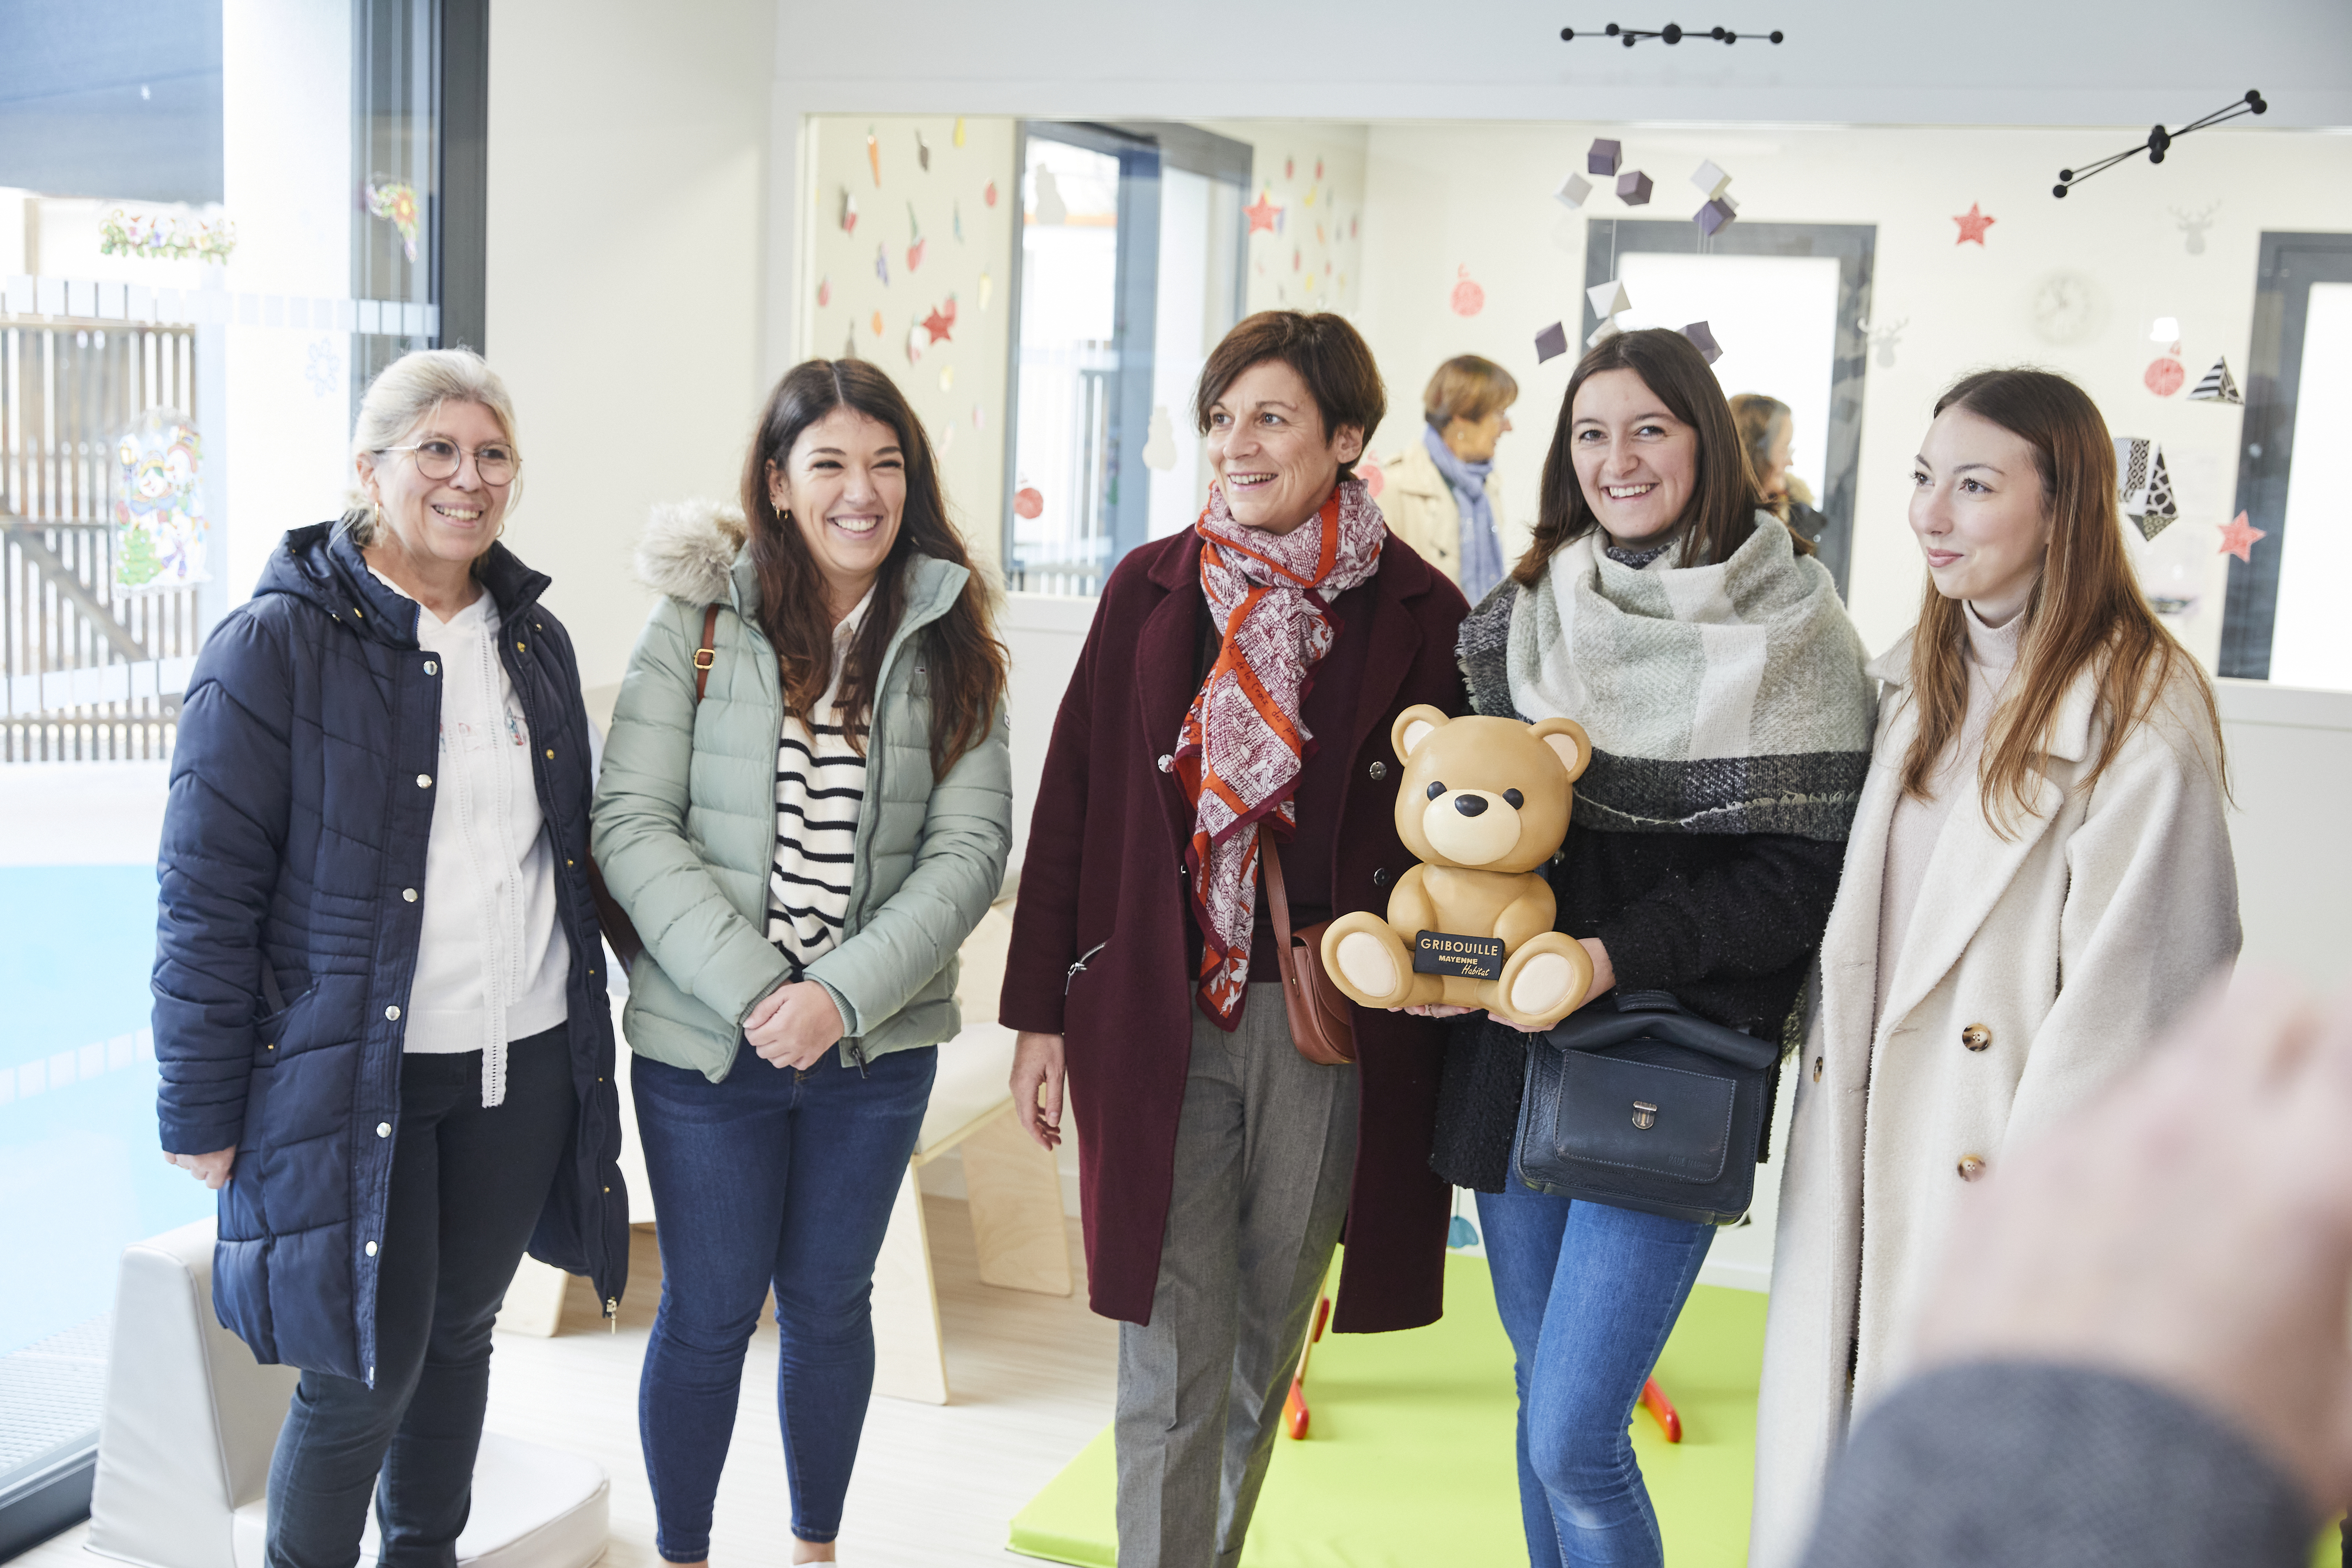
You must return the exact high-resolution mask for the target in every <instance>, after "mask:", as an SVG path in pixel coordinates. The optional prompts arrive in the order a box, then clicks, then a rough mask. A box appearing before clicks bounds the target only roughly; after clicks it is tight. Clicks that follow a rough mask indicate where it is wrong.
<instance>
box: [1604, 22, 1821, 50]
mask: <svg viewBox="0 0 2352 1568" xmlns="http://www.w3.org/2000/svg"><path fill="white" fill-rule="evenodd" d="M1559 37H1560V42H1562V43H1574V42H1575V41H1576V40H1577V39H1579V38H1615V39H1616V40H1617V41H1618V42H1620V43H1622V44H1623V45H1624V46H1625V47H1627V48H1629V49H1630V48H1632V47H1633V46H1634V45H1635V44H1638V43H1640V42H1641V41H1642V40H1643V38H1664V40H1665V41H1666V42H1667V43H1669V44H1679V43H1681V42H1682V41H1683V40H1684V39H1685V38H1712V39H1714V40H1715V41H1716V42H1717V43H1718V44H1736V43H1738V42H1739V40H1740V39H1741V38H1743V37H1745V38H1769V39H1770V40H1771V41H1772V42H1773V43H1776V44H1777V43H1779V42H1780V40H1781V39H1782V38H1783V37H1787V35H1786V34H1784V33H1782V32H1781V31H1780V28H1778V27H1775V28H1773V29H1772V30H1771V31H1770V32H1769V33H1759V32H1757V31H1756V30H1755V29H1754V28H1752V27H1751V28H1750V29H1748V31H1747V32H1745V33H1735V32H1733V31H1732V30H1731V29H1730V28H1728V27H1709V28H1708V29H1707V30H1706V31H1705V32H1703V33H1702V32H1699V31H1698V30H1697V29H1696V28H1688V27H1684V26H1680V25H1679V24H1677V23H1674V22H1669V23H1667V24H1666V25H1665V26H1663V27H1657V28H1649V27H1622V26H1618V25H1617V24H1616V23H1614V22H1612V23H1610V24H1609V26H1606V27H1603V28H1601V30H1600V31H1599V32H1597V33H1596V32H1594V31H1593V30H1592V29H1591V28H1590V27H1587V28H1585V29H1584V31H1582V32H1581V33H1580V32H1578V31H1577V30H1576V29H1575V28H1573V27H1562V28H1561V29H1560V30H1559Z"/></svg>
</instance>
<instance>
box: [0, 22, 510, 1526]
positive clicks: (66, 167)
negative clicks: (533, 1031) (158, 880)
mask: <svg viewBox="0 0 2352 1568" xmlns="http://www.w3.org/2000/svg"><path fill="white" fill-rule="evenodd" d="M484 15H485V13H484V11H483V7H482V5H481V3H480V0H349V3H347V4H344V5H331V4H330V5H319V4H315V3H312V0H254V3H250V4H240V5H233V6H232V5H223V4H222V3H221V0H190V3H188V4H184V5H172V6H163V7H154V6H149V7H145V8H142V10H141V11H140V12H139V13H138V17H137V21H136V24H135V25H131V24H130V23H127V22H126V21H125V19H124V16H123V14H122V11H121V7H117V6H110V5H88V6H78V5H51V6H39V7H32V8H29V9H28V8H25V7H17V8H16V12H15V13H14V14H12V16H11V22H10V26H11V28H12V29H13V31H12V34H11V37H10V38H9V43H8V47H6V48H5V49H0V702H5V707H0V986H5V988H6V989H7V994H8V996H9V1025H8V1028H7V1029H6V1030H5V1031H0V1256H5V1257H6V1258H8V1259H10V1260H12V1261H13V1262H14V1263H15V1264H16V1265H18V1266H19V1267H20V1268H21V1269H22V1272H21V1273H20V1274H19V1275H18V1276H17V1278H18V1279H19V1280H21V1281H23V1283H22V1284H20V1286H19V1288H18V1289H16V1290H13V1291H8V1292H6V1293H5V1299H0V1557H5V1556H7V1555H9V1554H10V1553H11V1552H14V1551H16V1550H18V1549H19V1548H21V1547H22V1546H23V1545H24V1544H26V1543H27V1542H26V1531H32V1530H35V1529H36V1528H38V1529H39V1530H40V1531H42V1532H44V1533H45V1532H46V1531H47V1530H48V1529H54V1528H56V1527H57V1524H58V1523H59V1522H61V1521H64V1520H67V1519H70V1518H72V1517H75V1516H76V1514H75V1512H74V1511H73V1510H75V1509H77V1508H78V1507H79V1506H81V1505H86V1501H87V1498H88V1493H89V1455H90V1451H91V1448H92V1445H93V1443H94V1440H95V1435H96V1425H97V1416H98V1400H99V1396H100V1390H101V1389H102V1387H103V1384H104V1377H105V1358H106V1352H107V1344H108V1316H107V1314H108V1312H109V1310H110V1306H111V1303H112V1300H113V1292H114V1276H115V1269H116V1262H117V1260H118V1258H119V1257H120V1255H121V1249H122V1248H123V1246H124V1245H125V1244H127V1243H129V1242H131V1241H133V1240H136V1239H139V1238H142V1237H144V1236H149V1235H152V1234H155V1233H157V1232H159V1231H162V1230H165V1229H168V1228H173V1227H175V1226H179V1225H183V1224H186V1223H188V1222H189V1221H191V1220H195V1219H200V1218H205V1216H207V1215H209V1214H210V1213H211V1212H212V1209H213V1199H212V1197H211V1195H210V1194H208V1193H206V1192H205V1190H204V1189H203V1188H202V1187H200V1186H197V1185H196V1184H195V1183H194V1182H193V1181H192V1180H191V1179H190V1178H189V1177H188V1176H187V1175H186V1174H185V1173H184V1172H182V1171H178V1170H174V1169H173V1168H171V1167H170V1166H166V1165H165V1164H164V1163H163V1160H162V1159H161V1158H160V1157H159V1156H158V1154H157V1152H156V1145H155V1111H154V1095H155V1087H156V1071H155V1064H154V1061H153V1045H152V1038H151V1037H150V1036H149V1034H148V1033H147V1031H146V1024H147V1014H148V988H147V976H148V970H149V967H150V966H151V963H152V932H153V930H154V924H155V874H154V846H155V838H156V829H157V825H158V822H159V820H160V818H161V815H162V810H163V792H164V787H165V781H166V776H167V771H168V767H169V761H168V759H169V757H170V753H171V748H172V745H173V738H174V729H175V725H176V719H177V713H178V707H179V693H180V692H181V690H182V689H183V687H184V683H185V681H186V679H187V675H188V671H189V668H190V666H191V665H192V664H194V655H195V653H196V650H197V648H198V647H199V646H200V645H201V643H202V641H203V638H204V636H205V632H207V631H208V630H209V629H210V628H211V627H212V626H213V625H215V623H216V622H218V621H219V619H220V617H221V616H222V615H223V614H224V613H226V612H227V610H228V609H229V607H230V606H231V605H233V604H235V603H236V602H237V601H240V600H241V599H243V598H244V597H245V595H246V593H247V591H248V590H249V588H250V585H251V584H252V583H253V581H254V580H255V579H256V577H257V575H258V573H259V570H260V569H261V565H262V563H263V561H264V560H265V559H267V557H268V554H269V553H270V551H271V550H272V549H274V548H275V547H276V545H277V543H278V539H279V538H280V537H281V536H282V535H283V533H284V532H285V530H286V529H288V528H292V527H297V526H299V525H302V524H306V523H314V522H320V521H323V520H326V519H328V518H331V517H334V516H335V515H336V514H338V513H339V512H340V511H341V509H342V507H343V504H344V500H345V497H346V495H347V493H348V492H349V489H350V486H351V484H352V477H351V458H350V454H349V446H350V437H351V423H352V413H353V410H354V407H355V405H356V403H357V401H358V398H359V395H360V393H361V392H362V391H363V390H364V388H365V386H366V384H367V381H368V379H369V377H370V376H372V375H373V372H374V371H376V370H377V369H379V368H381V367H382V366H383V365H384V364H386V363H388V362H389V361H391V360H393V359H394V358H396V357H397V356H398V355H400V354H401V353H403V352H405V351H406V350H409V349H412V348H418V347H425V346H429V345H431V344H434V343H436V341H441V340H454V339H455V338H457V337H462V338H464V339H465V340H468V341H471V342H473V343H475V344H476V345H477V346H478V345H479V343H480V340H481V336H480V329H479V323H480V320H481V302H480V283H481V275H482V265H481V256H480V254H479V251H480V241H481V235H482V210H481V207H482V196H483V189H482V180H481V177H480V167H479V153H480V148H481V135H480V128H481V124H482V120H483V118H484V110H485V105H484V103H483V101H482V93H483V87H484V78H483V76H482V48H481V41H482V37H483V19H484ZM60 1510H66V1511H64V1512H60Z"/></svg>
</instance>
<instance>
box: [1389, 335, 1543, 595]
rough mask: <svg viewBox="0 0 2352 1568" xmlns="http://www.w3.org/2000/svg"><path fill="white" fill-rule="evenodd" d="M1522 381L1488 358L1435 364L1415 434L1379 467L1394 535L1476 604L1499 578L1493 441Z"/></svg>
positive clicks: (1504, 429) (1503, 428)
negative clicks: (1420, 419) (1418, 437)
mask: <svg viewBox="0 0 2352 1568" xmlns="http://www.w3.org/2000/svg"><path fill="white" fill-rule="evenodd" d="M1518 397H1519V383H1518V382H1516V381H1513V380H1512V379H1511V372H1510V371H1507V370H1505V369H1504V368H1503V367H1502V366H1500V365H1498V364H1496V363H1495V361H1492V360H1482V359H1480V358H1479V357H1478V356H1477V355H1475V354H1463V355H1461V356H1459V357H1458V358H1455V359H1451V360H1448V361H1445V362H1444V364H1442V365H1440V366H1438V367H1437V373H1436V374H1435V375H1433V376H1432V377H1430V378H1429V385H1428V387H1427V388H1426V389H1425V390H1424V391H1423V392H1422V394H1421V406H1422V417H1423V426H1422V430H1421V435H1420V439H1418V440H1416V441H1412V442H1409V443H1407V444H1406V445H1405V447H1404V450H1402V452H1399V453H1397V454H1396V455H1394V456H1392V457H1391V458H1389V459H1388V460H1387V461H1386V462H1385V463H1383V464H1382V465H1381V476H1382V487H1381V515H1382V516H1383V517H1387V518H1388V523H1389V527H1390V528H1391V530H1393V531H1394V532H1395V534H1396V536H1397V538H1401V539H1402V540H1404V541H1405V543H1407V544H1409V545H1411V546H1412V548H1413V549H1414V551H1415V552H1416V553H1417V554H1419V555H1420V557H1421V558H1422V559H1423V560H1425V561H1427V562H1429V564H1430V565H1432V566H1433V567H1435V568H1436V569H1437V570H1440V571H1442V572H1444V574H1445V575H1446V576H1448V577H1450V578H1452V579H1453V580H1454V581H1455V582H1456V583H1458V584H1459V585H1460V586H1461V589H1462V593H1463V597H1465V599H1467V600H1468V601H1470V602H1471V603H1473V604H1475V603H1477V602H1478V601H1480V600H1481V599H1484V598H1485V597H1486V594H1487V592H1488V591H1489V590H1491V589H1492V588H1493V587H1494V586H1495V585H1496V583H1498V582H1500V581H1502V580H1503V561H1504V557H1503V542H1502V523H1503V499H1502V492H1501V489H1500V487H1499V486H1497V485H1496V482H1495V444H1496V442H1498V441H1500V440H1501V439H1502V438H1503V437H1504V436H1505V435H1506V434H1509V432H1510V428H1511V416H1510V414H1509V413H1507V410H1508V409H1509V408H1510V406H1511V404H1513V403H1514V402H1517V401H1518Z"/></svg>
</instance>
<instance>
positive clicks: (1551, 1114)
mask: <svg viewBox="0 0 2352 1568" xmlns="http://www.w3.org/2000/svg"><path fill="white" fill-rule="evenodd" d="M1779 1067H1780V1046H1779V1043H1778V1042H1777V1041H1773V1040H1759V1039H1758V1038H1757V1037H1756V1036H1754V1035H1752V1034H1743V1033H1741V1032H1740V1031H1739V1030H1735V1029H1726V1028H1725V1027H1724V1026H1723V1025H1721V1024H1718V1023H1710V1022H1709V1021H1707V1020H1706V1019H1703V1018H1699V1017H1697V1016H1696V1014H1693V1013H1690V1012H1688V1011H1685V1009H1684V1008H1683V1006H1682V1004H1681V1003H1679V1002H1677V1001H1676V1000H1675V998H1673V997H1672V996H1671V995H1669V994H1667V993H1666V992H1664V991H1633V992H1627V993H1622V994H1611V995H1607V996H1602V997H1601V998H1597V999H1595V1000H1594V1001H1592V1002H1591V1003H1588V1004H1587V1005H1586V1006H1584V1007H1582V1008H1580V1009H1578V1010H1577V1011H1575V1012H1572V1013H1570V1014H1569V1016H1568V1017H1567V1018H1565V1019H1561V1020H1560V1022H1559V1026H1558V1027H1557V1028H1555V1029H1553V1030H1551V1031H1550V1032H1549V1033H1548V1034H1543V1035H1538V1036H1531V1037H1529V1039H1528V1080H1527V1092H1526V1094H1525V1095H1524V1097H1523V1098H1522V1099H1521V1101H1520V1103H1519V1129H1518V1135H1517V1138H1516V1139H1514V1140H1513V1143H1512V1145H1511V1169H1512V1172H1513V1174H1515V1175H1516V1176H1517V1177H1518V1178H1519V1180H1520V1181H1522V1182H1525V1183H1526V1184H1527V1185H1528V1186H1530V1187H1533V1188H1534V1189H1535V1190H1536V1191H1538V1192H1542V1193H1549V1194H1551V1195H1552V1196H1553V1197H1566V1198H1575V1199H1580V1200H1583V1201H1585V1202H1589V1203H1605V1204H1609V1205H1611V1206H1612V1207H1617V1208H1633V1209H1639V1210H1641V1211H1642V1212H1643V1213H1645V1214H1658V1215H1664V1216H1665V1217H1667V1218H1672V1219H1686V1220H1691V1221H1693V1222H1696V1223H1698V1224H1707V1225H1728V1224H1731V1223H1732V1222H1733V1221H1735V1220H1737V1219H1738V1218H1739V1217H1740V1216H1741V1215H1743V1214H1746V1213H1747V1212H1748V1204H1749V1202H1750V1201H1752V1200H1753V1198H1754V1197H1755V1196H1756V1166H1757V1164H1758V1163H1759V1161H1760V1160H1762V1159H1763V1157H1764V1154H1765V1135H1766V1134H1767V1132H1768V1131H1769V1125H1768V1119H1769V1117H1770V1115H1771V1114H1772V1094H1773V1091H1774V1089H1775V1088H1776V1087H1777V1082H1778V1079H1779V1077H1780V1072H1779Z"/></svg>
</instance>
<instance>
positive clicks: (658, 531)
mask: <svg viewBox="0 0 2352 1568" xmlns="http://www.w3.org/2000/svg"><path fill="white" fill-rule="evenodd" d="M749 537H750V533H749V530H748V529H747V528H745V526H744V523H743V509H742V508H741V507H738V506H736V505H735V504H734V503H732V502H730V501H711V500H701V499H697V500H691V501H667V502H664V503H663V504H662V505H660V506H657V507H655V508H654V509H653V516H652V517H650V518H649V519H647V521H646V531H645V532H644V533H643V534H642V535H640V536H639V537H638V538H637V551H636V558H635V562H634V564H635V570H636V576H637V580H638V581H639V582H642V583H644V584H645V585H646V587H647V588H650V589H652V590H653V591H655V592H656V593H663V594H667V595H668V596H669V597H670V598H672V599H675V600H677V601H678V602H680V603H681V604H694V605H702V604H720V603H726V602H728V601H729V600H730V598H731V597H732V595H731V592H730V590H731V587H732V579H733V575H734V570H735V558H736V557H737V556H739V555H740V554H742V552H743V541H744V540H745V539H746V538H749Z"/></svg>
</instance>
